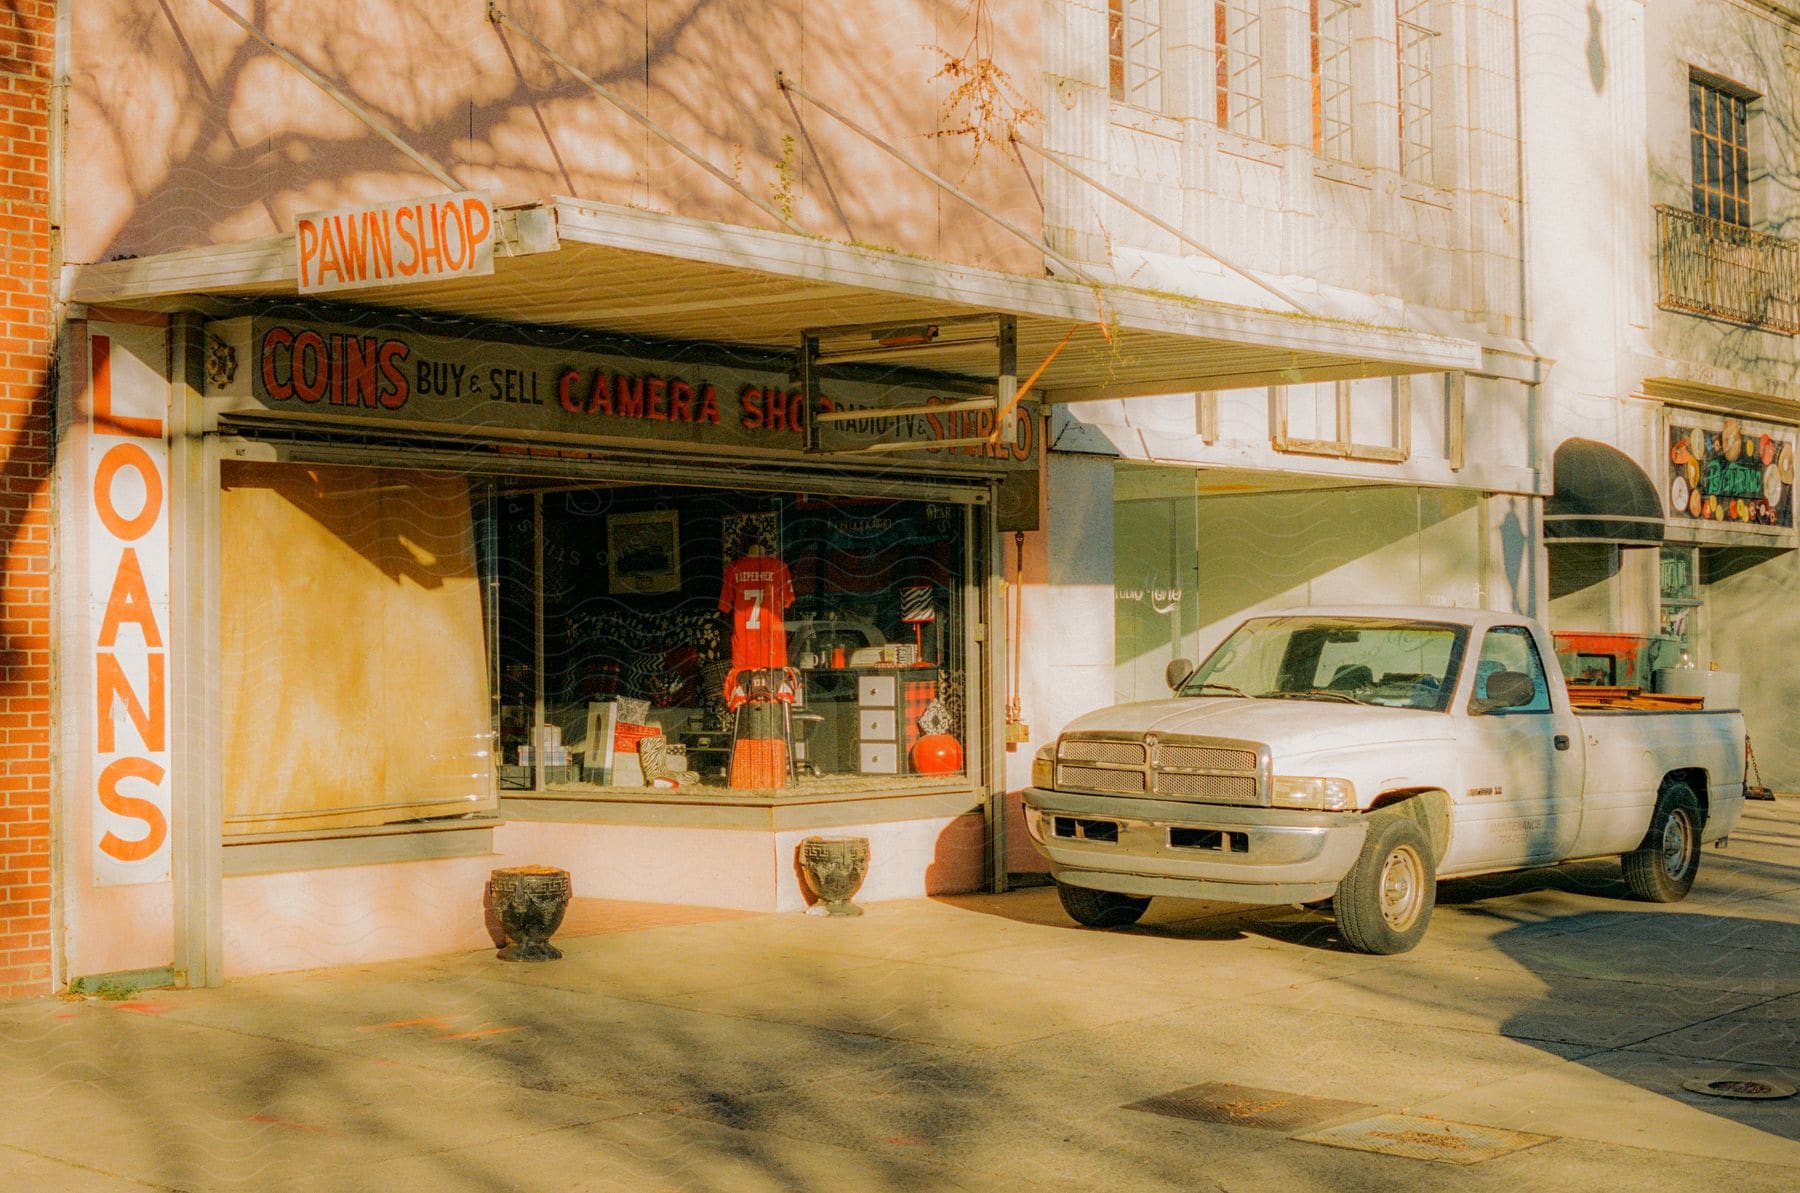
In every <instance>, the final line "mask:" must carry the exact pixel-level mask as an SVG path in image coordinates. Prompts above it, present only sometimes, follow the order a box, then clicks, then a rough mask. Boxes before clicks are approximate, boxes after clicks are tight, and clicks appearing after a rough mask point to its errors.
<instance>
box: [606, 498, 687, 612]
mask: <svg viewBox="0 0 1800 1193" xmlns="http://www.w3.org/2000/svg"><path fill="white" fill-rule="evenodd" d="M606 576H607V581H608V583H609V585H610V587H611V591H612V593H613V595H614V596H623V595H628V594H631V593H659V592H674V591H676V590H677V589H679V588H680V587H681V531H680V519H679V515H678V514H677V513H676V512H675V511H674V510H645V511H643V512H642V513H636V514H613V515H611V516H610V517H608V518H607V519H606Z"/></svg>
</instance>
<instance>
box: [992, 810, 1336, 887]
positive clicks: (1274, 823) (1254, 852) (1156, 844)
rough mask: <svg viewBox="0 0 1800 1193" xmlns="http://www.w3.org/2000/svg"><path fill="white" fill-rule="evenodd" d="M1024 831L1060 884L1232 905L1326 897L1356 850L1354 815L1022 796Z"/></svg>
mask: <svg viewBox="0 0 1800 1193" xmlns="http://www.w3.org/2000/svg"><path fill="white" fill-rule="evenodd" d="M1025 827H1026V830H1027V831H1028V832H1030V834H1031V841H1032V844H1033V845H1035V846H1036V847H1037V850H1038V852H1039V853H1041V854H1043V855H1044V856H1045V857H1046V858H1048V859H1049V860H1050V869H1051V872H1052V873H1053V874H1054V875H1055V876H1056V878H1057V879H1058V880H1059V881H1061V882H1066V883H1069V884H1071V885H1073V886H1084V887H1092V888H1094V889H1096V890H1103V891H1117V892H1118V893H1120V894H1126V895H1177V896H1182V897H1185V898H1193V899H1217V900H1221V901H1224V902H1231V903H1304V902H1309V901H1311V900H1314V899H1325V898H1329V897H1330V896H1331V895H1332V893H1333V892H1335V891H1336V890H1337V884H1338V881H1339V880H1340V879H1342V878H1343V877H1344V875H1345V874H1347V873H1349V871H1350V867H1351V866H1352V865H1354V864H1355V863H1356V858H1357V855H1358V854H1359V853H1360V852H1361V851H1362V844H1363V838H1364V837H1365V836H1366V835H1367V833H1368V822H1367V821H1366V820H1365V819H1364V818H1363V817H1361V816H1359V815H1357V814H1355V813H1354V812H1299V811H1290V810H1288V809H1277V808H1239V807H1228V806H1223V805H1211V804H1189V803H1179V802H1174V801H1169V800H1153V799H1140V798H1132V797H1118V796H1106V795H1076V794H1072V793H1070V792H1065V791H1047V790H1045V789H1043V788H1041V787H1028V788H1026V789H1025Z"/></svg>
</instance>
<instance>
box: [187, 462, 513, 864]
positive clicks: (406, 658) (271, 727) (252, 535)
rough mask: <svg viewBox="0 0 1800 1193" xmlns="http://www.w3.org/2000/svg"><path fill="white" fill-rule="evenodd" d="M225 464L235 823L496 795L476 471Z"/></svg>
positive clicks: (257, 824) (227, 690)
mask: <svg viewBox="0 0 1800 1193" xmlns="http://www.w3.org/2000/svg"><path fill="white" fill-rule="evenodd" d="M222 468H223V486H222V488H223V492H222V494H221V501H220V525H221V536H222V542H221V547H222V550H221V565H220V579H221V601H220V605H221V608H220V613H221V625H220V647H221V667H220V689H221V699H222V703H223V706H224V707H223V713H224V783H225V830H226V832H227V833H228V834H243V833H264V832H284V831H292V830H300V829H313V828H340V827H351V826H360V825H375V824H389V823H395V822H398V821H404V820H414V819H419V818H423V817H430V816H444V815H456V814H460V813H464V812H474V811H491V810H493V809H494V808H495V797H494V785H493V781H492V777H491V766H490V763H491V758H490V757H489V742H490V740H491V733H492V723H491V710H490V703H489V693H488V678H487V652H486V647H485V641H486V635H485V634H484V632H483V624H484V623H483V613H482V604H481V589H480V585H479V582H478V576H477V569H476V563H475V550H474V534H473V524H472V518H471V514H470V503H469V485H468V482H467V481H466V480H465V479H463V478H461V477H454V476H443V475H438V474H432V473H421V472H410V471H401V470H395V469H378V468H343V467H319V466H313V465H295V464H270V463H246V462H228V463H226V464H224V465H223V466H222Z"/></svg>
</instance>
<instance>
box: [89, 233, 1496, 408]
mask: <svg viewBox="0 0 1800 1193" xmlns="http://www.w3.org/2000/svg"><path fill="white" fill-rule="evenodd" d="M498 231H499V245H498V252H497V257H498V259H497V260H496V262H495V272H494V274H493V276H491V277H473V278H458V279H450V280H444V281H435V282H431V283H428V284H422V285H406V286H393V287H388V288H383V289H379V290H358V291H355V292H353V293H352V294H349V295H346V296H345V297H346V299H347V300H353V301H354V302H355V303H356V304H357V305H361V306H366V307H374V308H377V309H381V308H393V309H402V310H413V311H423V312H431V313H438V314H444V315H457V316H466V317H476V318H482V319H489V320H497V321H504V322H516V323H527V324H549V325H560V326H576V327H586V328H592V329H594V330H599V331H610V332H625V333H632V334H639V335H645V336H655V337H662V338H666V339H676V340H700V341H711V342H716V343H725V344H741V345H749V346H757V347H765V348H779V349H784V350H788V351H794V352H796V353H797V352H798V349H799V347H800V343H801V337H802V335H803V334H805V333H806V332H807V331H808V330H809V329H816V328H819V327H822V326H830V325H846V324H880V323H894V324H903V323H930V322H932V321H933V320H940V319H954V318H957V317H960V316H969V315H979V314H993V313H1004V314H1009V315H1012V316H1015V317H1016V320H1017V327H1018V361H1019V366H1020V368H1021V369H1030V368H1033V367H1035V366H1036V365H1037V364H1038V363H1039V362H1041V361H1042V360H1044V358H1045V357H1047V356H1049V355H1050V353H1051V351H1052V349H1054V347H1055V346H1056V344H1057V342H1058V341H1059V340H1061V339H1062V338H1063V336H1064V335H1066V334H1067V333H1068V332H1069V330H1070V329H1071V327H1078V330H1077V331H1076V333H1075V336H1074V339H1073V341H1072V343H1071V344H1070V349H1071V350H1070V351H1066V352H1063V353H1062V354H1061V355H1060V356H1058V357H1057V359H1056V360H1054V361H1053V362H1052V363H1051V366H1050V367H1049V368H1048V369H1047V370H1046V371H1045V373H1044V375H1043V377H1042V378H1041V380H1040V381H1039V383H1038V385H1037V387H1036V390H1037V392H1038V393H1039V394H1040V395H1041V396H1043V397H1044V398H1046V399H1048V400H1051V401H1082V400H1089V399H1098V398H1117V397H1132V396H1137V395H1142V394H1157V393H1175V392H1183V391H1188V390H1211V389H1231V388H1237V387H1242V386H1254V385H1268V384H1277V383H1299V382H1307V381H1325V380H1341V379H1347V378H1355V377H1371V376H1387V375H1394V374H1404V373H1427V372H1448V371H1460V370H1473V369H1479V368H1480V367H1481V348H1480V346H1479V345H1478V344H1476V343H1474V342H1473V341H1469V340H1462V339H1455V338H1451V337H1446V336H1438V335H1431V334H1427V333H1423V332H1416V331H1408V330H1399V329H1394V328H1383V327H1375V326H1370V325H1367V324H1362V323H1352V322H1348V321H1341V320H1332V319H1322V318H1318V317H1314V316H1307V315H1292V314H1285V313H1277V312H1270V311H1262V310H1255V309H1252V308H1248V307H1238V306H1231V305H1228V304H1224V303H1218V302H1207V301H1203V300H1200V299H1195V298H1188V297H1184V296H1180V295H1171V294H1164V293H1155V292H1150V291H1145V290H1136V289H1132V288H1130V287H1124V286H1109V287H1106V288H1104V289H1103V290H1097V289H1096V288H1094V287H1092V286H1089V285H1086V284H1083V283H1079V282H1074V281H1065V280H1062V279H1057V278H1038V277H1022V276H1020V275H1017V274H1012V273H1007V272H1004V271H1001V270H993V269H980V268H975V267H972V266H966V265H955V264H949V263H945V262H942V261H934V260H929V259H926V258H920V257H910V256H905V255H902V254H900V253H893V252H884V251H881V250H879V249H871V248H867V247H863V246H858V245H851V244H843V243H839V242H836V241H829V240H822V239H814V238H810V237H803V236H795V235H793V234H791V233H786V232H777V231H768V230H763V229H757V228H748V227H742V226H739V225H734V224H722V223H715V222H711V221H706V220H696V219H689V218H686V217H681V216H671V215H663V214H658V213H654V212H646V211H640V210H636V209H633V208H624V207H614V206H610V205H607V204H603V203H591V202H586V201H583V200H576V199H562V198H559V199H552V200H549V201H548V202H546V203H542V204H533V205H530V206H527V207H522V208H512V209H507V210H505V211H503V212H502V213H501V221H500V228H499V229H498ZM296 276H297V274H296V260H295V253H294V247H293V237H292V235H279V236H271V237H265V238H262V239H260V240H256V241H251V242H245V243H239V244H232V245H223V246H218V247H210V248H202V249H188V250H183V251H179V252H173V253H164V254H158V255H156V256H150V257H139V258H133V259H130V260H124V261H109V262H104V263H99V264H93V265H87V266H82V267H80V268H79V269H78V270H77V272H76V274H75V278H74V282H73V286H72V289H71V293H70V295H69V298H70V300H71V301H73V302H77V303H86V304H92V305H117V306H129V307H148V308H151V309H159V310H177V309H201V310H204V311H208V312H212V313H217V312H222V311H224V310H226V309H229V306H230V303H231V301H232V300H239V299H280V298H293V297H295V295H296ZM1103 329H1104V330H1103ZM964 355H966V356H967V359H966V360H965V359H962V357H961V356H959V355H958V353H957V352H956V350H955V349H953V348H946V347H944V346H943V345H941V344H940V345H935V346H933V347H932V349H931V350H930V351H929V352H922V353H921V354H920V356H919V359H918V360H916V361H912V360H909V358H908V356H907V354H906V353H905V352H897V353H893V354H891V355H889V356H888V357H886V360H887V361H888V362H890V363H897V364H906V363H912V364H917V365H919V366H922V367H925V368H930V369H933V370H939V371H950V372H957V373H963V374H965V375H969V376H981V375H986V376H987V377H989V378H991V377H992V376H993V367H994V366H993V346H992V344H991V342H990V343H986V344H971V345H970V346H969V349H968V351H967V352H966V354H964Z"/></svg>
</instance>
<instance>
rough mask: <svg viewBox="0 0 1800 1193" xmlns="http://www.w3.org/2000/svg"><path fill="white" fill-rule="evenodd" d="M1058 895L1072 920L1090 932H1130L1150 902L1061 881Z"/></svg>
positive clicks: (1057, 887)
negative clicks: (1104, 929)
mask: <svg viewBox="0 0 1800 1193" xmlns="http://www.w3.org/2000/svg"><path fill="white" fill-rule="evenodd" d="M1056 893H1057V895H1058V896H1059V897H1061V899H1062V905H1063V910H1064V911H1066V912H1068V913H1069V918H1070V919H1072V920H1074V921H1075V922H1076V923H1077V924H1080V925H1082V926H1083V927H1087V928H1129V927H1131V925H1133V924H1135V923H1137V922H1138V919H1139V917H1141V916H1142V915H1143V914H1144V909H1145V908H1147V907H1149V906H1150V900H1149V899H1140V898H1138V897H1136V896H1135V895H1121V894H1119V893H1117V892H1116V891H1096V890H1093V889H1091V888H1089V887H1085V886H1070V885H1069V884H1068V883H1066V882H1061V881H1058V882H1057V884H1056Z"/></svg>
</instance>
